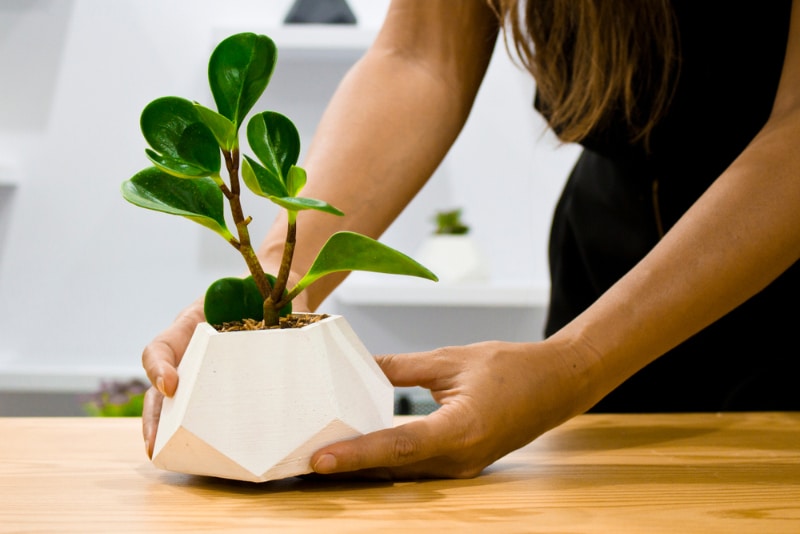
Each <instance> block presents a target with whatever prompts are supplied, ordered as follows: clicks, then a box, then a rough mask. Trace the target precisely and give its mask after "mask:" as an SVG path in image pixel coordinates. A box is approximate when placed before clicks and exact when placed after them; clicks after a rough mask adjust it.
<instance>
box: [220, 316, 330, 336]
mask: <svg viewBox="0 0 800 534" xmlns="http://www.w3.org/2000/svg"><path fill="white" fill-rule="evenodd" d="M326 317H328V315H327V314H324V313H290V314H289V315H287V316H285V317H281V318H280V319H279V322H278V324H276V325H273V326H265V325H264V321H255V320H253V319H245V320H244V321H234V322H230V323H222V325H213V326H214V328H216V329H217V330H218V331H220V332H241V331H243V330H275V329H281V328H303V327H304V326H308V325H310V324H314V323H316V322H319V321H321V320H323V319H325V318H326Z"/></svg>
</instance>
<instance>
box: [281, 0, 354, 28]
mask: <svg viewBox="0 0 800 534" xmlns="http://www.w3.org/2000/svg"><path fill="white" fill-rule="evenodd" d="M283 22H284V23H285V24H355V23H356V17H355V15H353V11H352V10H351V9H350V6H348V5H347V2H346V1H345V0H295V2H294V4H292V7H291V8H290V9H289V12H288V13H287V14H286V18H285V19H284V20H283Z"/></svg>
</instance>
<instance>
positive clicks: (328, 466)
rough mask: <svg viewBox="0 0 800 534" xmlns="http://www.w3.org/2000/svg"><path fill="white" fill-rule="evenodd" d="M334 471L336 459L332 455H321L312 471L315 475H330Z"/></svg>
mask: <svg viewBox="0 0 800 534" xmlns="http://www.w3.org/2000/svg"><path fill="white" fill-rule="evenodd" d="M335 470H336V457H335V456H334V455H332V454H323V455H322V456H320V457H319V460H317V462H316V463H315V464H314V471H315V472H317V473H322V474H325V473H332V472H333V471H335Z"/></svg>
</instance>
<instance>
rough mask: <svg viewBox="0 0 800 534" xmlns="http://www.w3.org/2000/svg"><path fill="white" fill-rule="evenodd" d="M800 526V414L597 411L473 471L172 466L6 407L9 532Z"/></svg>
mask: <svg viewBox="0 0 800 534" xmlns="http://www.w3.org/2000/svg"><path fill="white" fill-rule="evenodd" d="M269 529H274V530H277V531H279V532H315V533H318V534H330V533H332V532H378V531H379V532H387V531H393V532H399V531H416V530H432V531H436V532H480V533H485V532H503V533H507V532H508V533H510V532H602V533H622V532H637V533H639V532H644V533H651V532H679V533H681V534H688V533H693V532H699V533H703V534H707V533H712V532H725V533H743V532H753V533H756V532H757V533H759V534H761V533H780V532H786V533H790V532H791V533H798V532H800V413H793V414H790V413H764V414H723V415H716V414H688V415H625V416H613V415H585V416H581V417H578V418H576V419H574V420H573V421H570V422H569V423H567V424H566V425H564V426H562V427H560V428H558V429H556V430H554V431H552V432H550V433H548V434H546V435H545V436H543V437H541V438H539V439H538V440H536V441H535V442H534V443H532V444H531V445H529V446H527V447H525V448H523V449H521V450H519V451H517V452H515V453H512V454H510V455H508V456H507V457H505V458H503V459H502V460H500V461H499V462H497V463H496V464H495V465H493V466H492V467H490V468H489V469H487V470H486V472H485V473H484V474H483V475H481V476H479V477H477V478H475V479H471V480H433V481H423V482H398V483H378V482H354V481H350V482H342V481H330V480H328V481H309V480H305V479H289V480H284V481H277V482H268V483H264V484H260V485H258V484H251V483H240V482H231V481H224V480H219V479H210V478H203V477H195V476H188V475H181V474H177V473H169V472H165V471H160V470H158V469H156V468H154V467H153V466H152V465H151V464H150V463H149V462H148V460H147V457H146V456H145V453H144V447H143V445H142V440H141V437H140V432H139V421H138V419H91V418H6V419H0V532H26V533H27V532H81V533H88V532H104V533H112V532H113V533H116V532H137V533H155V532H192V533H196V532H226V533H228V532H264V531H266V530H269Z"/></svg>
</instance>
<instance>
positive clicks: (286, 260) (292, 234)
mask: <svg viewBox="0 0 800 534" xmlns="http://www.w3.org/2000/svg"><path fill="white" fill-rule="evenodd" d="M296 242H297V219H296V218H295V217H292V214H291V213H290V214H289V224H288V225H287V227H286V241H285V244H284V246H283V257H282V258H281V268H280V269H279V270H278V276H277V278H276V280H275V286H274V287H273V288H272V301H273V302H277V303H278V304H280V303H281V301H282V300H283V292H284V290H285V289H286V284H288V283H289V273H290V272H291V269H292V258H293V257H294V246H295V243H296ZM281 307H282V306H277V308H278V309H280V308H281Z"/></svg>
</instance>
